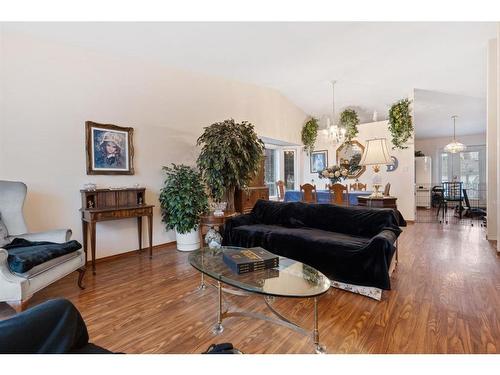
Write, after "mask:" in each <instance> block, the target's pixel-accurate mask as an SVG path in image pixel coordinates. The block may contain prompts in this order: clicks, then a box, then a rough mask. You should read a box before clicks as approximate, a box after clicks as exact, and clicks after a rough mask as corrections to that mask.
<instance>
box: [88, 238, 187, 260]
mask: <svg viewBox="0 0 500 375" xmlns="http://www.w3.org/2000/svg"><path fill="white" fill-rule="evenodd" d="M176 244H177V241H172V242H165V243H162V244H158V245H154V246H153V255H154V252H155V250H158V249H160V248H164V247H172V246H174V248H175V245H176ZM138 253H139V249H135V250H130V251H126V252H124V253H119V254H114V255H109V256H107V257H102V258H97V259H96V260H95V262H96V263H102V262H109V261H111V260H116V259H120V258H126V257H129V256H132V255H137V254H138ZM142 254H149V248H147V247H145V248H144V247H143V248H142ZM87 256H88V257H89V258H90V254H87ZM91 264H92V260H91V259H87V266H88V265H91Z"/></svg>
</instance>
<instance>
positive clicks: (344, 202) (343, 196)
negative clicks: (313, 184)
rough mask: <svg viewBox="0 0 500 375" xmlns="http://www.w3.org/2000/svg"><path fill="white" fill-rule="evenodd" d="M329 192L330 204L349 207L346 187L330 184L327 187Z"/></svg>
mask: <svg viewBox="0 0 500 375" xmlns="http://www.w3.org/2000/svg"><path fill="white" fill-rule="evenodd" d="M328 190H329V191H330V203H332V204H337V205H340V206H349V189H348V188H347V185H342V184H338V183H337V184H332V185H328Z"/></svg>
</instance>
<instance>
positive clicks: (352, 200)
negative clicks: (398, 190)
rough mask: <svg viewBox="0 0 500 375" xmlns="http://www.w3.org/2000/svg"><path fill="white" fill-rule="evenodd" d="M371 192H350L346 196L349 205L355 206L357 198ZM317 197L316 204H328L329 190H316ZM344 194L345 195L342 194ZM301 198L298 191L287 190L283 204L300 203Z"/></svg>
mask: <svg viewBox="0 0 500 375" xmlns="http://www.w3.org/2000/svg"><path fill="white" fill-rule="evenodd" d="M371 193H372V192H371V191H369V190H350V191H349V192H348V193H347V195H348V197H349V205H350V206H357V205H358V197H359V196H363V195H370V194H371ZM316 194H317V197H318V203H330V191H329V190H316ZM344 194H346V193H344ZM301 198H302V193H301V192H300V190H287V191H285V197H284V201H285V202H300V201H301Z"/></svg>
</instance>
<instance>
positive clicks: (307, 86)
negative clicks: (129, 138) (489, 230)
mask: <svg viewBox="0 0 500 375" xmlns="http://www.w3.org/2000/svg"><path fill="white" fill-rule="evenodd" d="M4 30H6V31H9V30H14V31H21V32H29V33H34V34H36V35H38V36H41V37H50V38H56V39H58V40H61V41H64V42H68V43H71V44H76V45H80V46H84V47H87V48H93V49H98V50H106V51H109V52H112V53H116V54H121V55H123V56H134V57H140V58H142V59H150V60H155V61H159V62H161V63H164V64H166V65H169V66H174V67H179V68H182V69H187V70H192V71H198V72H203V73H208V74H214V75H219V76H223V77H226V78H230V79H235V80H239V81H243V82H249V83H254V84H257V85H263V86H267V87H271V88H275V89H277V90H279V91H280V92H282V93H283V94H284V95H285V96H287V97H288V98H289V99H290V100H291V101H292V102H294V103H295V104H296V105H298V106H299V107H301V108H302V109H303V110H304V111H306V112H307V113H309V114H311V115H315V116H320V115H322V114H324V113H328V112H329V111H331V95H332V94H331V85H330V83H329V81H330V80H332V79H335V80H337V81H338V83H337V86H336V106H337V109H340V108H343V107H346V106H356V107H357V108H358V110H359V111H360V112H361V115H362V116H361V117H362V120H364V121H368V120H369V119H371V113H373V111H374V110H376V111H377V112H378V114H379V120H380V119H382V118H385V115H386V113H387V110H388V107H389V106H390V104H391V103H393V102H394V101H396V100H398V99H400V98H402V97H405V96H408V95H410V93H411V92H412V91H413V89H414V88H419V89H423V90H428V91H437V92H440V93H447V94H453V95H461V96H467V97H471V98H483V99H484V98H485V96H486V53H487V42H488V39H491V38H494V37H495V34H496V24H495V23H472V22H467V23H450V22H440V23H428V22H425V23H423V22H420V23H418V22H408V23H403V22H397V23H389V22H379V23H374V22H323V23H322V22H316V23H310V22H295V23H278V22H272V23H261V22H259V23H215V22H213V23H38V24H34V23H16V24H14V23H10V24H4ZM427 99H428V97H427ZM426 105H427V104H426ZM451 105H452V108H449V109H450V110H454V113H457V112H458V109H457V110H455V109H454V108H453V103H451ZM443 111H444V112H445V110H444V109H443ZM454 113H448V114H447V115H446V116H445V117H449V116H451V115H452V114H454ZM474 113H476V115H479V112H477V111H476V112H474ZM457 114H458V113H457ZM481 115H482V113H481ZM443 116H444V113H443ZM439 123H440V124H441V122H439ZM479 123H480V121H471V122H469V123H468V126H469V125H471V126H472V125H473V124H479ZM464 125H465V124H464ZM483 126H484V124H483ZM429 130H430V132H429ZM434 130H435V127H433V126H430V127H429V128H428V129H427V128H426V129H418V124H417V134H418V135H419V136H421V137H427V136H432V135H429V134H434V133H433V131H434ZM476 130H477V129H476ZM476 130H475V131H474V132H476V133H477V132H478V131H476ZM436 134H437V133H436ZM464 134H465V133H464Z"/></svg>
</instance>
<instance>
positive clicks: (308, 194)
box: [300, 184, 318, 203]
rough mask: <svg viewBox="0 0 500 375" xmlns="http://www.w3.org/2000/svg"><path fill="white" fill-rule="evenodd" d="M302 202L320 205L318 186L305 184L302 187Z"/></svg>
mask: <svg viewBox="0 0 500 375" xmlns="http://www.w3.org/2000/svg"><path fill="white" fill-rule="evenodd" d="M300 195H301V202H304V203H318V195H317V194H316V185H311V184H304V185H300Z"/></svg>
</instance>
